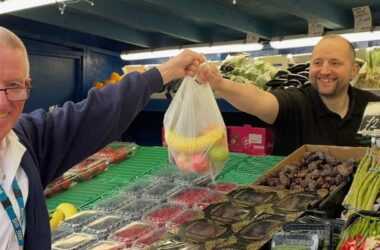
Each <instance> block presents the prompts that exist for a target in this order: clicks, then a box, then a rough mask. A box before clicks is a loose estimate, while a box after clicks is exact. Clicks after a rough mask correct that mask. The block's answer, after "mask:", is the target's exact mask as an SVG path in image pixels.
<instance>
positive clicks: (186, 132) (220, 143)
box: [164, 76, 229, 178]
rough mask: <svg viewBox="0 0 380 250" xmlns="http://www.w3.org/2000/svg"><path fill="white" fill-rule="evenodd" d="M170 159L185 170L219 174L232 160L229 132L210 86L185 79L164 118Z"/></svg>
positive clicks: (212, 175) (190, 78) (191, 79)
mask: <svg viewBox="0 0 380 250" xmlns="http://www.w3.org/2000/svg"><path fill="white" fill-rule="evenodd" d="M164 129H165V141H166V143H167V145H168V151H169V160H170V162H172V163H173V164H175V165H176V166H177V167H178V168H180V169H181V170H182V171H186V172H193V173H197V174H208V175H210V176H211V177H212V178H214V177H215V176H216V175H217V174H219V172H220V170H221V169H222V168H223V166H224V165H225V163H226V161H227V160H228V157H229V151H228V144H227V132H226V126H225V124H224V121H223V118H222V115H221V113H220V110H219V107H218V105H217V103H216V100H215V97H214V94H213V92H212V89H211V87H210V85H209V84H199V83H197V82H196V81H195V80H194V79H193V78H192V77H189V76H187V77H185V78H184V80H183V82H182V84H181V87H180V88H179V89H178V91H177V93H176V95H175V97H174V98H173V101H172V103H171V104H170V106H169V108H168V110H167V111H166V113H165V116H164Z"/></svg>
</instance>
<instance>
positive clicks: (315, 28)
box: [308, 21, 325, 36]
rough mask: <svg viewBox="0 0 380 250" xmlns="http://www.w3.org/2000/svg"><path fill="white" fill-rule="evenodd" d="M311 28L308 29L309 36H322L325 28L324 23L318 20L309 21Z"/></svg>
mask: <svg viewBox="0 0 380 250" xmlns="http://www.w3.org/2000/svg"><path fill="white" fill-rule="evenodd" d="M308 24H309V29H308V35H309V36H322V35H323V31H324V28H325V27H323V25H322V24H320V23H318V22H316V21H309V22H308Z"/></svg>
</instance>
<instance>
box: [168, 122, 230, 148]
mask: <svg viewBox="0 0 380 250" xmlns="http://www.w3.org/2000/svg"><path fill="white" fill-rule="evenodd" d="M224 135H225V128H224V127H221V128H217V129H214V130H212V131H211V132H209V133H207V134H204V135H201V136H197V137H186V136H182V135H179V134H178V133H173V132H171V131H167V132H165V140H166V142H167V144H168V147H169V148H170V149H173V150H174V151H176V152H181V153H193V152H202V151H206V150H207V149H208V148H209V147H210V146H212V145H214V144H215V143H217V142H219V141H220V140H221V139H223V137H224Z"/></svg>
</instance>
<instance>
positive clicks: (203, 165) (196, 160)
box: [191, 153, 210, 174]
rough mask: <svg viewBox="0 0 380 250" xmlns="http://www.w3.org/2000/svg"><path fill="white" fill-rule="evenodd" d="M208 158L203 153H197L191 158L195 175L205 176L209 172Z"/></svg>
mask: <svg viewBox="0 0 380 250" xmlns="http://www.w3.org/2000/svg"><path fill="white" fill-rule="evenodd" d="M209 164H210V162H209V161H208V159H207V157H205V155H204V154H203V153H195V154H193V156H192V157H191V169H192V171H193V172H194V173H197V174H203V173H205V172H207V171H208V170H209Z"/></svg>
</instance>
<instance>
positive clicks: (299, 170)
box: [258, 151, 355, 193]
mask: <svg viewBox="0 0 380 250" xmlns="http://www.w3.org/2000/svg"><path fill="white" fill-rule="evenodd" d="M354 166H355V161H341V160H338V159H336V158H335V157H333V156H331V155H329V154H326V153H324V152H321V151H319V152H306V154H305V155H304V158H303V159H301V160H300V161H299V162H294V163H292V164H290V165H288V166H286V167H284V168H283V169H281V171H279V172H277V173H274V174H273V175H271V176H270V177H267V178H262V179H261V180H260V181H259V182H258V184H259V185H264V186H271V187H276V188H280V189H281V188H282V189H288V190H305V191H311V192H321V193H329V192H332V191H334V190H335V189H336V188H337V187H338V186H339V185H340V184H341V183H343V182H344V181H346V180H347V177H348V176H349V175H350V174H351V173H352V172H353V168H354Z"/></svg>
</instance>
